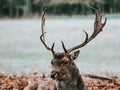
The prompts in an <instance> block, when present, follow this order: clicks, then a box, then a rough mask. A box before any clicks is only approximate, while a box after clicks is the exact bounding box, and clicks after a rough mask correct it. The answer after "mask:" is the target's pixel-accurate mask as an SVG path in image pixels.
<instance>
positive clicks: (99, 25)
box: [67, 7, 107, 53]
mask: <svg viewBox="0 0 120 90" xmlns="http://www.w3.org/2000/svg"><path fill="white" fill-rule="evenodd" d="M90 8H92V9H93V10H94V11H95V14H96V17H95V22H94V31H93V33H92V35H91V36H90V37H89V38H88V34H87V32H85V31H84V32H85V34H86V39H85V41H84V42H83V43H82V44H80V45H77V46H75V47H72V48H70V49H68V50H67V52H68V53H70V52H72V51H73V50H76V49H79V48H81V47H83V46H85V45H86V44H87V43H88V42H90V41H91V40H93V39H94V38H95V37H96V36H97V35H98V34H99V33H100V32H101V31H102V29H103V27H104V26H105V24H106V22H107V18H105V21H104V23H101V20H102V15H101V13H100V11H99V10H96V9H95V8H93V7H90Z"/></svg>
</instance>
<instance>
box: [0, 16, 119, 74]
mask: <svg viewBox="0 0 120 90" xmlns="http://www.w3.org/2000/svg"><path fill="white" fill-rule="evenodd" d="M106 17H107V16H106ZM93 24H94V18H88V17H86V18H85V17H82V18H81V17H67V18H65V17H63V18H59V17H57V18H53V17H47V20H46V28H45V30H46V32H47V33H46V40H47V43H48V45H52V43H53V42H55V51H56V52H59V51H63V50H62V46H61V42H60V41H61V40H62V41H64V43H65V45H66V47H67V48H70V47H72V46H74V45H77V44H79V43H82V42H83V40H84V38H85V34H84V32H83V31H82V30H85V31H86V32H88V34H89V36H90V35H91V34H92V32H93ZM40 34H41V21H40V18H34V19H1V20H0V72H1V73H7V74H23V73H32V72H47V73H48V72H49V71H50V70H51V66H50V60H51V59H52V55H51V52H50V51H47V50H46V49H45V48H44V46H43V45H42V43H41V41H40V39H39V36H40ZM119 36H120V18H110V17H109V18H108V20H107V24H106V26H105V27H104V29H103V31H102V32H101V33H100V34H99V35H98V36H97V37H96V38H95V39H94V40H92V41H91V42H90V43H89V44H87V45H86V46H84V47H83V48H81V49H80V55H79V57H78V59H77V60H76V61H75V62H76V64H77V66H78V67H79V69H80V71H81V73H96V74H101V73H104V74H107V73H113V74H119V75H120V40H119Z"/></svg>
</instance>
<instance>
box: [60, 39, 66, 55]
mask: <svg viewBox="0 0 120 90" xmlns="http://www.w3.org/2000/svg"><path fill="white" fill-rule="evenodd" d="M61 43H62V47H63V50H64V52H65V53H68V51H67V49H66V48H65V44H64V42H63V41H61Z"/></svg>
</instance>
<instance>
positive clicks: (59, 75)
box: [40, 8, 107, 90]
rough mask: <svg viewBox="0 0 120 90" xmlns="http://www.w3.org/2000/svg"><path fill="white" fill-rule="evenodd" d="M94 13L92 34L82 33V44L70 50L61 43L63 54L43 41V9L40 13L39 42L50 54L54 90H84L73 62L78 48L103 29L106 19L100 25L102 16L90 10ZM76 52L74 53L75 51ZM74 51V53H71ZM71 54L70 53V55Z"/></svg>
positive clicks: (77, 53) (82, 82)
mask: <svg viewBox="0 0 120 90" xmlns="http://www.w3.org/2000/svg"><path fill="white" fill-rule="evenodd" d="M92 9H93V10H94V11H95V14H96V17H95V21H94V32H93V33H92V35H91V36H90V37H89V36H88V33H87V32H86V31H84V33H85V35H86V38H85V40H84V42H83V43H81V44H79V45H76V46H74V47H72V48H69V49H66V47H65V45H64V42H63V41H62V42H61V43H62V47H63V50H64V52H55V51H54V43H53V44H52V47H49V46H48V45H47V44H46V41H45V33H46V32H45V31H44V26H45V10H46V9H45V8H44V9H43V13H42V23H41V29H42V34H41V36H40V40H41V42H42V43H43V45H44V46H45V48H46V49H47V50H49V51H51V52H52V55H53V58H52V60H51V65H52V71H51V74H50V76H51V78H52V79H54V80H55V81H56V89H55V90H86V87H85V84H84V81H83V79H82V77H81V75H80V72H79V69H78V68H77V66H76V64H75V63H74V60H75V59H76V58H77V57H78V55H79V52H80V50H78V49H79V48H81V47H83V46H85V45H86V44H87V43H88V42H90V41H91V40H93V39H94V38H95V37H96V36H97V35H98V34H99V33H100V32H101V31H102V29H103V27H104V26H105V24H106V21H107V19H106V18H105V21H104V23H101V20H102V15H101V13H100V11H99V10H96V9H94V8H92ZM75 50H76V51H75ZM73 51H74V52H73ZM71 52H72V53H71Z"/></svg>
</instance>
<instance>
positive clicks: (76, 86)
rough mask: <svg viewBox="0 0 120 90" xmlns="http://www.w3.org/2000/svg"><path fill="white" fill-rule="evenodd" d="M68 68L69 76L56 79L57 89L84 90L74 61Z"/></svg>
mask: <svg viewBox="0 0 120 90" xmlns="http://www.w3.org/2000/svg"><path fill="white" fill-rule="evenodd" d="M73 65H74V67H73V68H70V70H69V71H70V77H66V78H65V79H62V80H56V87H57V90H85V86H84V82H83V80H82V77H81V75H80V72H79V70H78V68H77V67H76V65H75V63H73Z"/></svg>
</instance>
